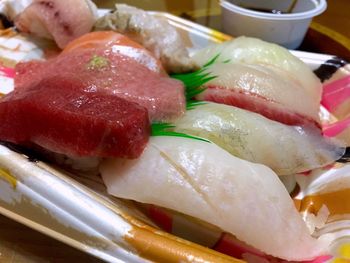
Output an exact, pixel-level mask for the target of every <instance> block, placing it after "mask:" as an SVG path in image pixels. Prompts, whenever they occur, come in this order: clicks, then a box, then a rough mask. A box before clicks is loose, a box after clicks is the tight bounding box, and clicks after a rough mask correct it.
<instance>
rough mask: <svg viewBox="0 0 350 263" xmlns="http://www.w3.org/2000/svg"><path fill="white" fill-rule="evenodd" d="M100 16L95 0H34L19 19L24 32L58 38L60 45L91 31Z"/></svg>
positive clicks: (16, 23)
mask: <svg viewBox="0 0 350 263" xmlns="http://www.w3.org/2000/svg"><path fill="white" fill-rule="evenodd" d="M96 16H97V7H96V6H95V4H94V3H93V2H92V1H91V0H69V1H60V0H33V2H32V3H31V4H30V5H29V6H28V7H26V8H25V9H24V10H23V12H21V13H20V14H19V15H18V16H16V18H15V25H16V27H17V29H18V30H19V31H20V32H25V33H29V34H33V35H36V36H39V37H44V38H49V39H54V40H55V42H56V44H57V45H58V46H59V47H60V48H64V47H65V46H66V45H67V44H68V43H69V42H70V41H72V40H73V39H75V38H78V37H79V36H81V35H83V34H86V33H88V32H90V30H91V29H92V27H93V25H94V23H95V20H96Z"/></svg>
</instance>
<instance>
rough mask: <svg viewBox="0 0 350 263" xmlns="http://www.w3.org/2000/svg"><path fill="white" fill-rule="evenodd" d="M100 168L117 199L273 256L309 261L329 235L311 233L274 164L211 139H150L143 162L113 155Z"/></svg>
mask: <svg viewBox="0 0 350 263" xmlns="http://www.w3.org/2000/svg"><path fill="white" fill-rule="evenodd" d="M100 172H101V175H102V177H103V180H104V182H105V184H106V186H107V190H108V192H109V193H110V194H112V195H114V196H117V197H120V198H126V199H132V200H136V201H138V202H142V203H149V204H155V205H158V206H162V207H166V208H169V209H172V210H175V211H179V212H181V213H184V214H187V215H190V216H193V217H196V218H199V219H202V220H204V221H206V222H209V223H211V224H213V225H216V226H218V227H220V228H221V229H223V230H224V231H227V232H229V233H232V234H234V235H235V236H236V237H237V238H238V239H240V240H241V241H244V242H246V243H247V244H249V245H252V246H254V247H255V248H257V249H259V250H261V251H262V252H265V253H267V254H269V255H273V256H276V257H278V258H282V259H286V260H309V259H313V258H315V257H316V256H318V255H320V254H322V253H324V252H326V248H327V246H328V238H327V237H326V236H325V237H323V238H322V239H321V240H316V239H314V238H312V237H311V235H310V234H309V232H308V229H307V227H306V225H305V223H304V221H303V220H302V218H301V216H300V215H299V213H298V212H297V210H296V208H295V206H294V204H293V202H292V199H291V198H290V196H289V194H288V192H287V190H286V189H285V187H284V186H283V184H282V183H281V181H280V180H279V179H278V177H277V175H276V174H275V173H274V172H273V171H272V170H271V169H269V168H268V167H266V166H263V165H260V164H253V163H250V162H247V161H244V160H241V159H239V158H237V157H234V156H233V155H231V154H229V153H228V152H226V151H225V150H223V149H221V148H220V147H218V146H216V145H215V144H213V143H207V142H203V141H200V140H193V139H186V138H179V137H151V139H150V142H149V144H148V145H147V147H146V149H145V151H144V153H143V154H142V155H141V157H140V158H139V159H137V160H125V159H109V160H106V161H105V162H103V163H102V165H101V168H100ZM326 239H327V240H326Z"/></svg>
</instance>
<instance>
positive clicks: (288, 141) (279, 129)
mask: <svg viewBox="0 0 350 263" xmlns="http://www.w3.org/2000/svg"><path fill="white" fill-rule="evenodd" d="M174 126H175V127H174V128H173V129H174V130H175V131H176V132H182V133H185V134H190V135H194V136H199V137H203V138H206V139H208V140H210V141H212V142H214V143H216V144H217V145H219V146H220V147H222V148H223V149H225V150H226V151H228V152H230V153H231V154H233V155H235V156H237V157H239V158H242V159H245V160H248V161H251V162H255V163H261V164H265V165H267V166H268V167H270V168H271V169H272V170H274V171H275V172H276V173H277V174H278V175H288V174H294V173H300V172H304V171H309V170H311V169H315V168H318V167H322V166H325V165H327V164H330V163H333V162H334V161H336V160H338V159H339V158H341V156H342V155H343V154H344V151H345V149H344V148H343V147H340V146H339V145H337V144H335V143H333V142H332V141H331V140H329V139H326V138H324V137H323V136H322V135H321V133H320V131H319V129H316V128H314V127H300V126H288V125H284V124H281V123H279V122H276V121H272V120H269V119H267V118H265V117H263V116H261V115H260V114H256V113H253V112H250V111H246V110H242V109H240V108H236V107H232V106H227V105H223V104H217V103H210V102H206V103H204V104H199V105H195V106H194V107H193V108H192V109H190V110H188V111H187V112H186V114H185V115H184V116H183V117H182V118H180V119H178V120H177V121H176V122H174Z"/></svg>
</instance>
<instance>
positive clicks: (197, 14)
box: [0, 0, 350, 263]
mask: <svg viewBox="0 0 350 263" xmlns="http://www.w3.org/2000/svg"><path fill="white" fill-rule="evenodd" d="M95 2H96V3H97V4H98V6H99V7H101V8H112V7H113V5H114V3H115V1H114V0H113V1H111V0H96V1H95ZM123 2H125V3H128V4H131V5H134V6H138V7H141V8H144V9H147V10H159V11H167V12H170V13H173V14H175V15H179V16H181V17H184V18H187V19H190V20H192V21H195V22H198V23H200V24H203V25H205V26H208V27H212V28H214V29H217V30H220V28H221V24H220V23H221V22H220V12H221V11H220V7H219V4H218V1H217V0H207V1H205V0H186V1H185V0H183V1H174V0H152V1H151V0H130V1H123ZM349 10H350V1H349V0H331V1H328V9H327V11H326V12H324V13H323V14H322V15H320V16H318V17H316V18H315V19H314V21H313V23H312V24H311V27H310V29H309V31H308V33H307V36H306V38H305V41H304V42H303V44H302V46H301V47H300V49H302V50H307V51H313V52H320V53H328V54H334V55H338V56H340V57H342V58H345V59H347V60H348V61H350V30H349V29H350V14H349ZM74 261H77V262H86V263H89V262H100V261H99V260H97V259H95V258H93V257H91V256H89V255H86V254H84V253H83V252H80V251H78V250H75V249H73V248H70V247H68V246H66V245H64V244H62V243H60V242H58V241H56V240H53V239H51V238H49V237H46V236H44V235H43V234H40V233H38V232H35V231H33V230H31V229H29V228H27V227H25V226H22V225H20V224H18V223H16V222H14V221H12V220H9V219H7V218H5V217H2V216H0V262H4V263H5V262H16V263H19V262H23V263H24V262H25V263H27V262H74Z"/></svg>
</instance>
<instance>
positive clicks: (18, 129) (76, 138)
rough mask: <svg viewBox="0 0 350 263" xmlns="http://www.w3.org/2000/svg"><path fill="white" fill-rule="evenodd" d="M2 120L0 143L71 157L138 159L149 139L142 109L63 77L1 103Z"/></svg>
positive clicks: (145, 118) (145, 113) (75, 80)
mask: <svg viewBox="0 0 350 263" xmlns="http://www.w3.org/2000/svg"><path fill="white" fill-rule="evenodd" d="M0 118H1V126H0V140H1V141H7V142H12V143H16V144H19V145H24V146H32V145H33V144H34V145H35V146H40V147H41V148H44V149H46V150H49V151H51V152H54V153H62V154H65V155H68V156H73V157H124V158H136V157H138V156H139V155H140V154H141V153H142V151H143V149H144V147H145V146H146V144H147V142H148V138H149V134H150V124H149V119H148V114H147V110H146V109H145V108H144V107H141V106H139V105H137V104H136V103H132V102H129V101H127V100H125V99H122V98H119V97H117V96H113V95H111V94H105V93H104V92H101V91H98V90H91V89H89V88H88V87H86V85H85V84H83V83H82V82H81V81H79V80H77V79H65V78H64V77H62V76H60V77H53V78H47V79H44V80H43V81H41V82H39V83H38V84H37V85H33V86H31V87H28V88H27V89H20V90H14V91H13V92H11V93H9V94H8V95H6V96H4V97H3V98H1V100H0Z"/></svg>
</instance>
